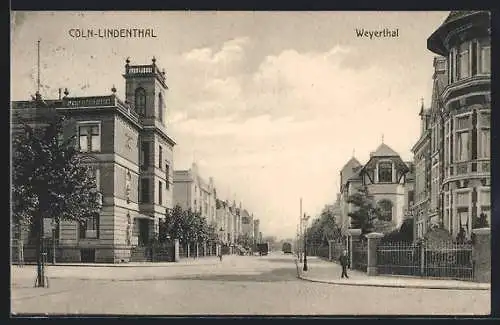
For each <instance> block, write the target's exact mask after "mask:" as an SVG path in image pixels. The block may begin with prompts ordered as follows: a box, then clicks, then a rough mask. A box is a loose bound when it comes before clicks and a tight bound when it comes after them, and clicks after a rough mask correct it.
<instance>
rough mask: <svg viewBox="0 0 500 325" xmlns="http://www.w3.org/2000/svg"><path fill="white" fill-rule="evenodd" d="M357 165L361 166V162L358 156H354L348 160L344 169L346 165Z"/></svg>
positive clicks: (351, 166) (352, 166)
mask: <svg viewBox="0 0 500 325" xmlns="http://www.w3.org/2000/svg"><path fill="white" fill-rule="evenodd" d="M357 166H361V163H360V162H359V160H357V159H356V157H352V158H351V159H349V161H348V162H346V164H345V165H344V167H342V170H344V169H345V168H346V167H350V168H354V167H357Z"/></svg>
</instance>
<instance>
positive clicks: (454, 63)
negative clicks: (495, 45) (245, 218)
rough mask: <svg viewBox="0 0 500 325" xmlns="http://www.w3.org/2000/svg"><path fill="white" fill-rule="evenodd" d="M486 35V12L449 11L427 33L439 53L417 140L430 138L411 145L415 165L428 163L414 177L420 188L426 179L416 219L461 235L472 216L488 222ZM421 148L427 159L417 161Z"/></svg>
mask: <svg viewBox="0 0 500 325" xmlns="http://www.w3.org/2000/svg"><path fill="white" fill-rule="evenodd" d="M490 34H491V26H490V12H488V11H452V12H451V13H450V14H449V16H448V17H447V18H446V20H445V21H444V22H443V24H442V25H441V26H440V27H439V28H438V29H437V30H436V31H435V32H434V33H433V34H432V35H431V36H430V37H429V38H428V40H427V48H428V49H429V50H430V51H432V52H433V53H435V54H437V55H439V57H438V58H436V59H435V60H434V65H435V73H434V84H433V98H432V103H431V108H430V110H429V112H427V113H425V114H424V115H425V119H426V123H427V125H426V127H427V129H428V131H427V133H429V134H428V135H426V136H427V137H428V139H427V140H425V141H424V140H422V141H420V140H419V142H426V141H429V144H428V146H429V148H428V149H425V150H424V149H423V148H422V145H423V143H422V144H419V143H417V145H416V146H415V147H414V149H415V151H414V153H415V155H417V154H418V155H419V157H418V161H419V163H420V165H425V164H426V163H427V164H429V163H430V166H428V168H430V171H429V170H427V171H426V172H425V173H422V171H421V172H420V176H419V180H418V182H419V188H420V189H419V191H420V192H421V193H422V192H423V191H424V190H423V189H422V186H423V185H422V182H430V184H426V186H427V190H428V192H429V193H428V195H429V207H428V209H427V212H424V215H425V216H423V217H419V220H420V219H422V220H423V219H425V220H428V221H426V222H428V223H431V224H432V223H435V224H440V225H442V226H443V227H444V228H445V229H447V230H448V231H449V232H450V233H451V234H452V235H454V236H456V235H458V233H462V234H464V235H465V236H466V238H469V237H470V234H471V232H472V225H473V220H474V218H478V217H480V216H481V215H485V216H486V218H487V220H488V223H489V224H491V207H490V186H491V176H490V164H491V153H490V146H491V142H490V141H491V135H490V128H491V126H490V124H491V122H490V120H491V63H490V59H491V54H490V53H491V45H490V42H491V36H490ZM422 138H423V134H422V135H421V139H422ZM424 151H426V152H427V156H428V162H426V163H423V162H421V160H422V157H423V156H424ZM420 169H422V166H421V167H420ZM423 174H425V176H423ZM424 179H429V181H424ZM422 195H423V194H422ZM416 209H417V210H418V207H416ZM420 222H422V221H420ZM424 233H425V229H424V230H423V231H420V233H419V235H420V236H423V234H424Z"/></svg>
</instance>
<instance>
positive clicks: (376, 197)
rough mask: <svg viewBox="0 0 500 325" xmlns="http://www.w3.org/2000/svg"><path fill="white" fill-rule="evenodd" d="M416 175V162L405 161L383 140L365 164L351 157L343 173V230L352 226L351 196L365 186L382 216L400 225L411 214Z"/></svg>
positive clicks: (395, 224) (340, 205) (340, 202)
mask: <svg viewBox="0 0 500 325" xmlns="http://www.w3.org/2000/svg"><path fill="white" fill-rule="evenodd" d="M413 175H414V167H413V164H412V163H409V162H405V161H403V160H402V159H401V157H400V156H399V154H398V153H397V152H395V151H394V150H393V149H391V148H390V147H389V146H388V145H386V144H384V143H382V144H381V145H380V146H379V147H378V148H377V149H376V150H375V151H374V152H371V153H370V158H369V160H368V162H366V164H364V165H361V163H360V162H359V161H358V160H357V159H356V158H354V157H352V158H351V159H350V160H349V161H348V162H347V163H346V165H345V166H344V167H343V168H342V170H341V172H340V179H341V188H340V196H339V219H340V221H339V223H340V225H341V229H342V233H344V234H345V233H346V232H347V230H348V229H349V228H350V226H351V222H350V217H349V213H351V212H353V211H354V209H355V207H354V206H353V205H352V204H350V203H348V199H349V197H350V196H351V195H353V194H355V193H356V192H357V191H359V189H361V188H365V187H366V189H367V191H368V193H369V195H370V196H371V197H372V199H373V201H374V204H375V205H376V207H378V208H379V210H380V211H381V215H380V216H379V218H380V219H381V220H383V221H389V222H391V223H392V224H393V226H394V227H397V226H399V225H401V224H402V222H403V221H404V220H405V219H406V218H408V217H409V216H410V214H409V213H408V208H409V206H410V202H413V200H414V194H413V193H414V189H413V183H414V181H413V179H414V176H413Z"/></svg>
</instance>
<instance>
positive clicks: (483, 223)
mask: <svg viewBox="0 0 500 325" xmlns="http://www.w3.org/2000/svg"><path fill="white" fill-rule="evenodd" d="M488 226H489V224H488V216H486V214H484V213H481V214H480V215H479V217H478V218H472V229H476V228H486V227H488Z"/></svg>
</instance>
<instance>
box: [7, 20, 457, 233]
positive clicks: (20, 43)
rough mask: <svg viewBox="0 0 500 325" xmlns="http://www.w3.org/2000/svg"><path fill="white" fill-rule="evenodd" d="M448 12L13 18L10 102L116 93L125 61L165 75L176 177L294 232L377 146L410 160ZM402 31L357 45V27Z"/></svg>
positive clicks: (266, 224)
mask: <svg viewBox="0 0 500 325" xmlns="http://www.w3.org/2000/svg"><path fill="white" fill-rule="evenodd" d="M447 15H448V12H444V11H434V12H366V11H364V12H353V11H350V12H319V11H318V12H210V11H207V12H187V11H186V12H181V11H179V12H175V11H171V12H145V11H143V12H13V13H12V14H11V54H12V55H11V97H12V100H28V99H30V98H31V97H30V96H31V95H32V94H34V92H35V91H36V87H37V84H36V80H37V77H36V76H37V48H36V43H37V40H38V39H40V40H41V47H40V62H41V64H40V67H41V69H40V75H41V84H42V91H41V93H42V95H43V96H44V97H46V98H56V97H57V96H58V89H59V88H68V90H69V92H70V96H96V95H108V94H111V88H112V87H113V86H115V87H116V88H117V96H118V97H120V98H122V99H124V98H125V95H124V90H125V81H124V79H123V77H122V74H123V73H124V65H125V59H126V58H127V57H130V60H131V65H134V64H150V63H151V59H152V57H153V56H154V57H155V58H156V59H157V61H156V64H157V65H158V66H159V67H160V68H164V69H165V71H166V76H167V84H168V86H169V91H168V93H167V99H166V106H167V108H166V109H167V113H166V114H167V120H168V122H167V130H168V132H169V133H170V135H171V136H172V137H173V138H174V139H175V141H176V142H177V145H176V146H175V148H174V169H176V170H177V169H187V168H189V167H190V165H191V163H192V162H193V161H194V160H195V161H196V162H197V164H198V168H199V169H200V172H201V173H202V176H203V177H204V178H206V179H208V177H209V176H212V177H213V178H214V181H215V185H216V187H217V194H218V196H219V198H221V199H228V200H231V201H232V200H236V202H241V203H242V205H243V207H244V208H246V209H247V210H248V211H249V212H251V213H253V214H254V217H255V218H258V219H260V224H261V231H262V232H263V234H264V236H267V235H273V236H277V237H278V238H287V237H293V236H294V235H295V233H296V230H297V223H298V220H299V216H300V204H299V202H300V198H302V202H303V205H302V206H303V212H305V213H307V214H309V215H311V216H312V217H315V216H317V215H318V214H319V213H320V212H321V209H322V208H323V207H324V205H325V204H332V203H333V202H334V201H335V199H336V193H337V192H338V190H339V186H340V185H339V172H340V169H341V168H342V167H343V165H344V164H345V163H346V162H347V161H348V160H349V159H350V158H351V157H352V156H353V154H354V155H355V157H356V158H357V159H358V160H359V161H360V162H361V163H365V162H366V161H367V160H368V157H369V153H370V152H371V151H374V150H375V149H376V148H377V147H378V146H379V145H380V144H381V142H382V137H383V141H384V143H385V144H387V145H389V146H390V147H391V148H393V149H394V150H395V151H396V152H398V153H399V154H400V155H401V157H402V158H403V159H404V160H412V158H413V157H412V154H411V147H412V146H413V144H414V143H415V142H416V141H417V139H418V136H419V125H420V120H419V117H418V112H419V110H420V106H421V98H423V99H424V103H425V105H428V104H429V103H430V94H431V90H432V79H431V78H432V74H433V66H432V63H433V57H434V56H435V55H434V54H433V53H431V52H430V51H428V50H427V48H426V42H427V37H429V36H430V35H431V33H432V32H433V31H434V30H435V29H436V28H437V27H438V26H439V25H440V24H441V23H442V22H443V21H444V19H445V18H446V17H447ZM75 28H76V29H83V30H88V29H93V30H97V29H104V28H117V29H119V28H143V29H146V28H151V29H153V30H154V34H155V35H156V36H157V37H155V38H117V39H110V38H98V37H94V38H74V37H71V36H70V35H69V30H70V29H75ZM384 28H388V29H391V30H394V29H398V37H395V38H376V37H374V38H373V39H370V38H369V37H368V38H366V37H357V34H356V29H358V30H361V29H365V30H370V31H372V30H382V29H384Z"/></svg>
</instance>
